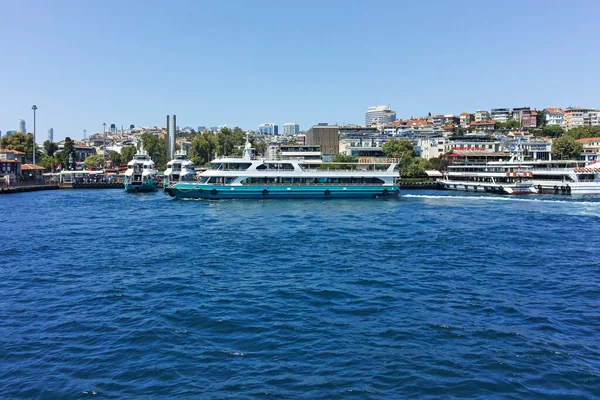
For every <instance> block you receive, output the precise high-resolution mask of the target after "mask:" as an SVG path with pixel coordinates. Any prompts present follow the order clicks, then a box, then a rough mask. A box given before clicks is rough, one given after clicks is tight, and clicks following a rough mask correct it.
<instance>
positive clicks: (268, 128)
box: [258, 122, 279, 135]
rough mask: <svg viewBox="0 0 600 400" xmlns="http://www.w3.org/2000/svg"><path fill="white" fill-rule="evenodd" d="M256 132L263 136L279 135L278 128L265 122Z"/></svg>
mask: <svg viewBox="0 0 600 400" xmlns="http://www.w3.org/2000/svg"><path fill="white" fill-rule="evenodd" d="M258 131H259V132H260V133H262V134H263V135H279V127H278V126H277V125H276V124H274V123H272V122H265V123H264V124H260V125H259V126H258Z"/></svg>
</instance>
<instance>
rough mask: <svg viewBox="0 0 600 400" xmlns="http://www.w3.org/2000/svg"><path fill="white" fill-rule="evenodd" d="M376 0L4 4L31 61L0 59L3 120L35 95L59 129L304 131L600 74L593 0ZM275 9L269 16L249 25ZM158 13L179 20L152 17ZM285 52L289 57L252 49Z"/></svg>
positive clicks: (12, 40) (533, 92)
mask: <svg viewBox="0 0 600 400" xmlns="http://www.w3.org/2000/svg"><path fill="white" fill-rule="evenodd" d="M381 4H382V7H383V8H385V9H386V13H385V16H384V17H385V18H383V17H382V15H381V14H380V13H368V12H367V9H366V8H365V7H364V4H363V3H361V2H336V1H332V2H328V3H326V4H322V3H317V2H310V1H309V2H303V3H302V4H287V3H279V2H261V3H256V4H255V3H248V2H242V1H240V2H233V3H231V4H227V5H225V4H212V3H206V4H196V3H194V2H186V1H182V2H178V3H176V4H175V5H170V4H168V3H166V2H161V1H154V2H150V3H148V4H146V5H145V7H144V8H142V9H140V8H139V7H136V6H135V5H133V4H121V3H120V2H116V1H108V2H104V3H102V4H87V3H77V2H69V1H63V2H57V3H53V4H46V3H44V2H35V1H34V2H30V3H24V2H11V3H7V4H5V5H3V9H4V11H5V12H4V13H3V14H4V15H6V16H8V15H10V16H11V18H5V19H4V21H3V22H4V25H5V29H7V30H8V31H11V32H12V34H11V35H10V37H9V36H8V35H5V36H3V38H0V51H2V53H3V54H16V55H18V59H20V60H21V59H25V60H27V61H26V62H24V63H3V65H2V74H0V79H1V81H0V82H1V84H2V87H3V89H4V90H3V94H4V95H5V96H6V98H7V99H10V101H6V102H5V104H4V106H3V107H2V108H1V109H0V130H2V131H3V132H6V131H9V130H14V127H15V123H16V121H17V120H18V119H24V120H25V121H28V122H29V121H33V114H32V111H31V106H32V104H36V105H37V106H38V107H39V110H38V112H37V125H38V127H39V128H40V129H44V130H47V129H48V128H49V127H54V132H55V135H54V136H55V140H61V139H64V137H65V136H71V137H73V138H78V139H80V138H82V137H83V130H87V132H88V134H92V133H97V132H102V124H103V123H107V124H111V123H115V124H116V125H117V126H118V127H120V126H121V125H123V126H125V127H127V126H129V125H130V124H132V123H133V124H135V125H136V126H148V125H157V126H161V125H162V124H164V121H163V120H164V115H167V114H177V116H178V121H180V125H182V126H185V125H189V126H197V125H204V126H219V125H222V124H227V125H228V126H232V127H233V126H240V127H242V128H245V129H256V127H258V126H259V125H260V124H261V123H264V121H275V122H276V123H278V124H279V125H282V124H283V123H285V122H288V121H296V122H297V123H298V124H299V125H300V126H301V127H302V129H303V130H306V129H308V128H310V127H311V126H312V125H315V124H317V123H319V122H329V123H331V124H335V123H337V124H342V123H352V124H358V125H362V124H363V123H364V115H365V111H366V109H367V107H368V106H372V105H376V104H390V105H391V106H392V109H393V110H394V111H395V112H396V113H397V117H398V118H399V119H401V118H403V119H405V118H409V117H410V116H415V117H416V116H423V115H427V114H428V113H429V112H431V113H432V114H434V115H435V114H454V115H459V114H460V113H461V112H464V111H470V112H474V111H475V110H477V109H487V110H490V109H492V108H497V107H518V106H520V105H528V106H530V107H532V108H538V109H540V108H543V107H563V108H566V107H568V106H584V107H594V108H598V107H599V106H600V104H598V101H597V99H596V94H595V93H596V92H598V89H599V88H600V83H598V82H597V80H595V79H588V77H590V76H595V71H594V68H593V66H594V65H595V64H596V61H597V60H598V58H599V56H598V55H596V54H595V53H594V52H591V51H590V50H589V48H590V47H589V45H590V41H592V40H593V39H592V38H593V37H594V36H593V33H594V30H593V27H594V26H595V25H594V16H595V15H596V14H597V11H600V5H598V4H596V3H593V2H581V3H577V4H564V3H547V2H527V3H522V2H514V5H515V7H511V6H510V4H508V5H507V4H475V3H468V2H467V3H460V4H459V3H453V4H446V3H444V2H436V1H432V2H429V3H427V4H418V5H417V4H410V3H399V2H382V3H381ZM511 4H512V3H511ZM516 6H518V7H516ZM373 14H375V15H373ZM556 15H560V16H561V23H560V24H556ZM15 16H20V17H19V18H15ZM283 16H285V17H286V18H285V20H286V24H280V25H276V26H275V27H273V26H262V25H261V24H257V23H256V21H257V20H259V19H261V18H267V19H269V20H279V21H282V20H284V18H283ZM290 16H291V17H290ZM23 19H27V20H28V21H29V23H28V24H22V23H21V22H20V21H22V20H23ZM165 19H168V20H170V21H173V24H174V27H175V29H172V30H167V31H163V30H156V29H154V24H159V21H164V20H165ZM109 22H110V23H109ZM90 26H94V27H95V28H93V29H90ZM103 26H104V27H106V29H103V28H102V27H103ZM108 28H110V29H108ZM540 32H544V35H543V36H540ZM290 51H291V52H293V53H294V55H295V59H297V60H299V61H298V62H297V63H287V62H284V61H280V62H277V61H276V62H273V63H269V64H265V63H264V62H261V60H262V59H264V58H265V57H266V56H267V55H268V56H269V57H268V59H270V60H272V59H273V55H275V56H277V55H280V56H281V57H280V58H281V60H283V58H284V55H286V54H288V53H289V52H290ZM569 55H571V56H572V57H570V56H569ZM165 56H168V57H169V59H170V60H175V62H170V63H164V62H163V61H161V60H162V59H163V58H164V57H165ZM582 59H584V61H577V60H582ZM28 125H29V124H28ZM28 128H29V129H31V126H28ZM38 130H39V129H38Z"/></svg>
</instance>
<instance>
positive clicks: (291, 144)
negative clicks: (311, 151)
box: [286, 140, 298, 146]
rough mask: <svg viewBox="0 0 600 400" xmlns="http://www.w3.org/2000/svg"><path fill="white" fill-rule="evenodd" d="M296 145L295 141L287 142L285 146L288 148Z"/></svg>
mask: <svg viewBox="0 0 600 400" xmlns="http://www.w3.org/2000/svg"><path fill="white" fill-rule="evenodd" d="M297 144H298V143H297V142H296V141H295V140H288V141H287V143H286V145H288V146H294V145H297Z"/></svg>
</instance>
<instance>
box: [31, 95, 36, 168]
mask: <svg viewBox="0 0 600 400" xmlns="http://www.w3.org/2000/svg"><path fill="white" fill-rule="evenodd" d="M31 109H32V110H33V165H35V110H37V106H36V105H35V104H34V105H33V107H31Z"/></svg>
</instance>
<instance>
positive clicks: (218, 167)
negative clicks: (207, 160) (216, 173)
mask: <svg viewBox="0 0 600 400" xmlns="http://www.w3.org/2000/svg"><path fill="white" fill-rule="evenodd" d="M222 166H223V165H222V164H221V163H214V164H211V165H210V167H211V168H212V169H221V167H222Z"/></svg>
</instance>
